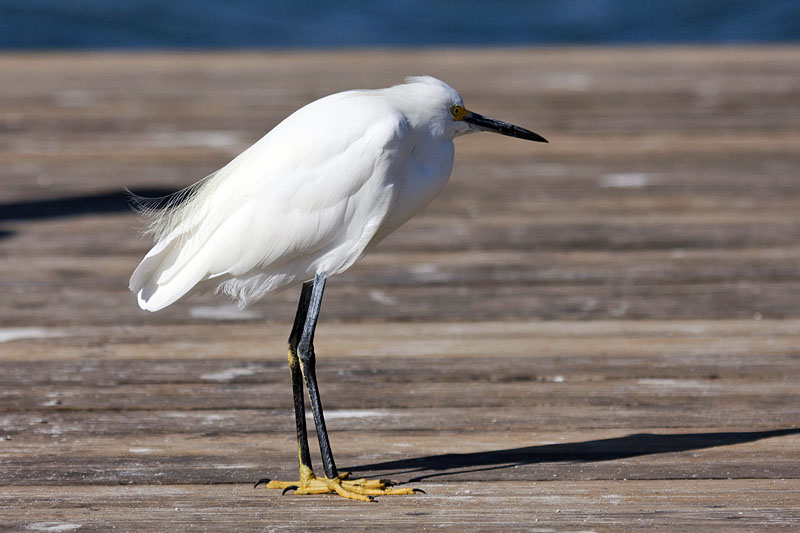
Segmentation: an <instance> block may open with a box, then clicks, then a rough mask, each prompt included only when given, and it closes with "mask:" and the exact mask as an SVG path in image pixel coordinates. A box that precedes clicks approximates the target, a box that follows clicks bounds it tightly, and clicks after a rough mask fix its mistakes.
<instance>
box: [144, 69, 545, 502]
mask: <svg viewBox="0 0 800 533" xmlns="http://www.w3.org/2000/svg"><path fill="white" fill-rule="evenodd" d="M477 131H493V132H496V133H500V134H503V135H508V136H510V137H518V138H521V139H527V140H530V141H539V142H547V141H546V140H545V139H544V138H543V137H541V136H540V135H538V134H536V133H533V132H531V131H528V130H526V129H523V128H519V127H517V126H513V125H511V124H506V123H505V122H500V121H497V120H493V119H489V118H486V117H483V116H481V115H479V114H477V113H473V112H471V111H469V110H467V109H466V108H465V107H464V102H463V100H462V99H461V96H459V94H458V93H457V92H456V91H455V90H454V89H453V88H452V87H450V86H449V85H447V84H446V83H444V82H442V81H439V80H437V79H435V78H432V77H429V76H420V77H412V78H407V79H406V82H405V83H404V84H402V85H396V86H393V87H389V88H386V89H378V90H352V91H345V92H341V93H337V94H333V95H330V96H327V97H325V98H321V99H319V100H317V101H315V102H312V103H310V104H308V105H306V106H305V107H303V108H301V109H299V110H298V111H296V112H295V113H293V114H292V115H290V116H289V117H288V118H286V119H285V120H284V121H283V122H281V123H280V124H278V125H277V126H276V127H275V128H274V129H273V130H272V131H270V132H269V133H267V134H266V135H265V136H264V137H263V138H261V139H260V140H259V141H258V142H256V143H255V144H253V145H252V146H251V147H250V148H248V149H247V150H245V151H244V152H242V153H241V154H240V155H239V156H238V157H236V158H235V159H234V160H233V161H231V162H230V163H228V164H227V165H226V166H224V167H223V168H222V169H220V170H218V171H217V172H215V173H214V174H212V175H211V176H209V177H207V178H206V179H204V180H201V181H200V182H198V183H196V184H195V185H192V186H191V187H189V188H188V189H185V190H183V191H180V192H179V193H176V194H175V195H172V196H170V197H166V198H163V199H158V200H156V201H154V202H149V201H147V200H144V201H140V208H141V211H142V212H143V214H144V215H145V216H146V217H150V218H151V222H150V225H149V228H148V230H147V231H148V232H149V233H150V234H152V235H153V236H154V237H155V241H156V243H155V246H153V248H152V249H151V250H150V251H149V252H148V253H147V255H146V256H145V257H144V259H143V260H142V262H141V263H140V264H139V266H138V267H137V268H136V270H135V271H134V272H133V275H132V276H131V279H130V285H129V288H130V290H131V291H133V292H134V293H136V296H137V299H138V302H139V306H140V307H141V308H142V309H146V310H148V311H158V310H159V309H163V308H164V307H166V306H168V305H170V304H172V303H174V302H176V301H178V300H180V299H182V298H184V297H186V296H188V295H189V294H192V293H194V292H197V291H206V290H210V289H214V290H216V291H217V292H222V293H225V294H227V295H229V296H231V297H233V298H234V299H236V300H237V301H238V302H239V304H240V305H242V306H244V305H247V304H248V303H250V302H253V301H255V300H257V299H259V298H261V297H262V296H264V295H266V294H267V293H269V292H272V291H276V290H279V289H284V288H287V287H290V286H293V285H297V284H302V291H301V295H300V302H299V304H298V308H297V314H296V317H295V322H294V327H293V329H292V332H291V335H290V337H289V368H290V374H291V379H292V388H293V395H294V406H295V419H296V425H297V438H298V453H299V461H300V479H299V480H298V481H291V482H281V481H271V482H270V481H269V480H266V479H265V480H261V481H259V482H258V483H256V486H257V485H258V484H259V483H262V482H267V483H268V485H267V486H268V487H270V488H282V489H284V491H285V490H288V489H294V490H295V493H297V494H320V493H334V492H335V493H338V494H340V495H342V496H345V497H348V498H353V499H358V500H364V501H368V500H371V499H372V497H373V496H375V495H382V494H410V493H413V492H414V491H413V490H412V489H401V488H391V487H389V486H388V484H387V483H385V482H383V481H381V480H350V479H348V477H347V474H344V473H343V474H339V473H338V471H337V470H336V466H335V463H334V460H333V454H332V453H331V449H330V445H329V442H328V435H327V431H326V429H325V421H324V416H323V411H322V405H321V402H320V399H319V392H318V389H317V380H316V376H315V371H314V361H315V355H314V347H313V339H314V329H315V327H316V323H317V318H318V315H319V309H320V304H321V301H322V293H323V290H324V287H325V281H326V279H327V278H328V277H330V276H332V275H334V274H339V273H340V272H343V271H345V270H347V269H348V268H349V267H350V266H352V265H353V263H355V262H356V261H357V260H358V259H359V258H360V257H362V256H363V255H364V254H365V253H366V252H368V251H369V250H370V249H371V248H372V247H373V246H375V244H377V243H378V242H380V241H381V240H382V239H383V238H384V237H386V236H387V235H389V234H390V233H391V232H392V231H394V230H395V229H397V228H398V227H399V226H400V225H401V224H403V223H404V222H406V221H407V220H408V219H410V218H411V217H412V216H414V215H415V214H416V213H418V212H419V211H420V210H422V209H423V208H424V207H425V206H426V205H428V203H430V202H431V200H433V199H434V198H435V197H436V196H437V195H438V194H439V193H440V192H441V190H442V188H443V187H444V185H445V184H446V183H447V180H448V178H449V176H450V172H451V171H452V168H453V150H454V149H453V139H454V138H456V137H458V136H460V135H464V134H466V133H471V132H477ZM304 381H305V385H306V388H307V389H308V393H309V399H310V400H311V407H312V411H313V413H314V421H315V424H316V429H317V436H318V440H319V444H320V450H321V454H322V461H323V466H324V470H325V477H324V478H320V477H317V476H315V475H314V473H313V471H312V469H311V458H310V455H309V449H308V440H307V436H306V425H305V407H304V402H303V382H304Z"/></svg>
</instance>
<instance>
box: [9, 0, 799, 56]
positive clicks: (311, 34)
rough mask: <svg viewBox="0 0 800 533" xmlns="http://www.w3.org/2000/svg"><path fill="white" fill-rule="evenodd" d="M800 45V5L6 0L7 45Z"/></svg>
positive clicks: (592, 0) (763, 0)
mask: <svg viewBox="0 0 800 533" xmlns="http://www.w3.org/2000/svg"><path fill="white" fill-rule="evenodd" d="M766 42H800V0H659V1H656V0H527V1H526V0H494V1H491V0H485V1H478V0H408V1H392V0H373V1H368V0H343V1H323V0H316V1H314V0H296V1H283V2H278V1H259V0H224V1H222V0H0V48H5V49H85V48H92V49H98V48H100V49H104V48H127V49H130V48H134V49H153V48H329V47H354V46H355V47H362V46H463V45H538V44H546V45H569V44H659V43H665V44H676V43H717V44H719V43H725V44H730V43H766Z"/></svg>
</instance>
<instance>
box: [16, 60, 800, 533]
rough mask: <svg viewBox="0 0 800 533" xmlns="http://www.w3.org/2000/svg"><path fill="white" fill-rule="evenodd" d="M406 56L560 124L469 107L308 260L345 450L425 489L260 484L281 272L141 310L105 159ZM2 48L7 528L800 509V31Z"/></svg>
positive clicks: (180, 141)
mask: <svg viewBox="0 0 800 533" xmlns="http://www.w3.org/2000/svg"><path fill="white" fill-rule="evenodd" d="M417 73H428V74H433V75H436V76H439V77H441V78H443V79H445V80H446V81H448V82H450V83H451V84H452V85H453V86H455V87H456V88H458V89H459V90H460V92H461V94H462V95H463V96H464V98H465V100H466V103H467V105H468V106H469V107H470V108H473V109H475V110H477V111H479V112H481V113H485V114H487V115H490V116H494V117H496V118H499V119H503V120H508V121H512V122H515V123H517V124H520V125H523V126H526V127H530V128H531V129H533V130H535V131H537V132H539V133H541V134H542V135H544V136H546V137H547V138H548V139H550V141H551V143H550V144H549V145H538V144H537V145H534V144H532V143H525V142H521V141H517V140H513V139H508V138H501V137H499V136H491V135H488V134H487V135H475V136H470V137H466V138H462V139H459V140H458V141H457V143H456V144H457V148H456V152H457V156H456V159H457V163H456V168H455V170H454V175H453V178H452V180H451V183H450V184H449V186H448V188H447V189H446V192H445V193H444V194H443V195H442V197H441V198H440V199H439V200H437V201H436V202H435V203H434V204H433V205H432V206H431V207H430V208H429V209H428V210H427V211H425V212H424V213H423V214H422V215H420V216H419V217H417V218H416V219H414V220H413V221H412V222H410V223H409V224H408V225H407V226H406V227H404V228H402V229H401V230H400V231H398V232H397V233H396V234H395V235H393V236H392V237H390V238H389V239H387V240H386V241H385V242H384V243H383V244H382V245H381V246H379V248H378V249H377V250H376V252H375V253H374V254H372V255H370V256H368V257H367V258H365V259H364V260H363V261H362V262H361V263H359V264H358V265H357V266H356V267H354V268H353V269H351V270H350V271H349V272H347V273H346V274H344V275H341V276H339V277H338V278H334V279H333V280H331V282H330V284H329V288H328V291H327V292H326V296H325V305H324V306H323V312H322V323H321V326H320V328H319V330H318V341H317V349H318V353H319V363H318V364H319V378H320V383H321V388H322V394H323V401H324V403H325V406H326V408H327V414H328V417H329V427H330V430H331V438H332V443H333V447H334V452H335V453H336V457H337V461H338V463H339V466H340V467H342V468H343V469H350V470H352V471H353V472H354V473H355V474H357V475H359V476H383V477H389V478H392V479H396V480H398V481H400V482H403V483H408V484H410V485H411V486H414V487H418V488H421V489H423V490H425V492H426V493H427V494H425V495H417V496H412V497H395V498H388V497H387V498H381V499H380V501H379V503H377V504H360V503H356V502H350V501H345V500H342V499H340V498H335V497H322V496H320V497H300V496H293V495H289V494H287V495H286V496H281V495H280V494H279V493H278V492H276V491H267V490H266V489H262V488H259V489H258V490H253V488H252V482H253V481H255V480H256V479H258V478H260V477H264V476H270V477H274V478H278V479H282V478H286V479H289V478H293V477H295V476H296V465H295V461H296V459H295V451H294V450H295V444H294V429H293V424H294V422H293V418H292V412H291V391H290V386H289V382H288V370H287V369H286V367H285V351H284V342H285V338H286V336H287V335H288V330H289V325H290V321H291V318H292V315H293V310H294V306H295V301H296V298H297V294H296V291H290V292H286V293H281V294H278V295H275V296H272V297H270V298H267V299H266V300H264V301H262V302H260V303H258V304H256V305H254V306H253V307H251V308H248V309H246V310H244V311H238V310H237V309H236V308H235V307H233V306H231V305H230V304H229V303H228V302H224V301H220V300H217V299H215V298H214V297H212V296H203V297H196V298H193V299H190V300H188V301H186V302H184V303H181V304H178V305H174V306H172V307H170V308H168V309H166V310H164V311H163V312H161V313H158V314H155V315H153V314H149V313H145V312H143V311H140V310H139V308H138V307H137V306H136V303H135V299H134V297H133V296H132V295H131V294H130V293H129V292H128V291H127V290H126V286H127V278H128V276H129V274H130V272H131V271H132V269H133V268H134V266H135V265H136V264H137V262H138V260H139V259H140V258H141V256H142V255H143V254H144V253H145V251H146V250H147V249H148V245H149V243H148V242H147V241H146V240H145V239H143V238H140V237H139V235H138V234H137V229H136V228H137V227H138V225H139V223H138V222H137V220H136V218H135V217H134V216H133V215H132V214H131V213H130V212H129V210H128V208H127V206H126V203H125V198H124V195H123V194H122V189H123V187H129V188H131V189H132V190H134V191H136V192H140V193H143V194H146V195H147V194H150V195H153V194H162V193H166V192H170V191H172V190H175V189H178V188H180V187H182V186H185V185H187V184H189V183H191V182H193V181H195V180H196V179H198V178H200V177H202V176H204V175H206V174H209V173H210V172H212V171H213V170H215V169H216V168H218V167H219V166H221V165H223V164H224V163H226V162H227V161H228V160H229V159H230V158H231V157H232V156H233V155H235V154H236V153H238V152H239V151H240V150H242V149H243V148H245V147H246V146H247V145H249V144H250V143H251V142H253V141H254V140H255V139H257V138H258V137H260V136H261V135H262V134H263V133H264V132H266V131H267V130H268V129H269V128H271V127H272V126H273V125H274V124H276V123H277V122H278V121H279V120H280V119H281V118H283V117H284V116H286V115H287V114H288V113H290V112H291V111H292V110H293V109H295V108H297V107H298V106H300V105H302V104H303V103H305V102H307V101H310V100H312V99H314V98H316V97H319V96H322V95H325V94H328V93H331V92H334V91H337V90H341V89H345V88H351V87H362V86H363V87H380V86H385V85H386V84H391V83H395V82H399V81H400V80H402V78H403V76H404V75H407V74H417ZM0 80H2V81H1V82H0V182H1V183H2V188H0V295H1V296H2V303H0V384H1V385H2V386H0V465H2V466H1V467H0V485H2V490H1V491H0V530H9V531H25V530H33V531H73V530H78V531H92V530H103V531H105V530H110V529H112V528H116V530H118V531H158V530H165V529H167V528H169V529H171V530H175V531H279V530H281V531H282V530H304V531H309V530H353V529H370V530H376V531H380V530H415V531H420V530H442V529H443V530H453V531H456V530H457V531H520V530H526V531H626V530H639V529H645V528H660V529H664V530H682V531H687V530H688V531H692V530H694V531H699V530H705V531H711V530H725V531H731V530H749V531H755V530H764V529H776V530H780V529H783V530H787V531H790V530H791V531H797V530H798V529H800V409H799V406H800V172H799V170H800V107H798V105H797V104H798V102H800V48H754V49H736V48H731V49H702V48H701V49H680V48H679V49H658V48H653V49H646V50H587V49H562V50H524V49H521V50H511V49H508V50H463V51H446V50H443V51H418V52H413V51H412V52H386V51H357V52H356V51H354V52H343V53H340V52H330V53H240V54H192V55H187V54H183V55H181V54H150V55H124V54H88V55H71V54H50V55H30V54H25V55H0ZM313 448H314V445H313V443H312V449H313ZM315 458H316V455H315ZM317 464H318V462H317Z"/></svg>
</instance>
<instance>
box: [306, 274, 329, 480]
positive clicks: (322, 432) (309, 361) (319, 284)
mask: <svg viewBox="0 0 800 533" xmlns="http://www.w3.org/2000/svg"><path fill="white" fill-rule="evenodd" d="M325 280H326V276H325V275H324V274H317V275H316V276H315V277H314V284H313V287H312V289H311V297H310V301H309V304H308V312H307V315H306V320H305V324H304V326H303V333H302V335H301V336H300V343H299V344H298V346H297V351H298V355H299V356H300V365H301V366H300V368H301V369H302V371H303V376H304V377H305V380H306V387H307V388H308V397H309V399H310V400H311V410H312V411H313V412H314V423H315V424H316V426H317V440H319V450H320V453H321V455H322V465H323V467H324V468H325V476H326V477H327V478H328V479H333V478H335V477H336V476H338V473H337V471H336V463H334V462H333V453H332V452H331V445H330V442H329V441H328V430H327V429H326V428H325V417H324V416H323V414H322V402H321V401H320V397H319V389H318V388H317V375H316V370H315V355H314V330H315V329H316V327H317V319H318V318H319V309H320V305H321V304H322V293H323V291H324V290H325ZM303 289H304V290H305V286H303Z"/></svg>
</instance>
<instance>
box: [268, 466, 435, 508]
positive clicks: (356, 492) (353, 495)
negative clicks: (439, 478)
mask: <svg viewBox="0 0 800 533" xmlns="http://www.w3.org/2000/svg"><path fill="white" fill-rule="evenodd" d="M302 477H303V478H304V479H301V480H300V481H274V480H273V481H268V480H266V479H262V480H261V481H259V482H258V483H256V487H257V486H258V485H260V484H261V483H267V488H268V489H283V492H284V493H286V492H287V491H290V490H294V493H295V494H338V495H339V496H343V497H345V498H350V499H351V500H359V501H362V502H371V501H375V496H388V495H395V494H414V493H416V492H423V491H421V490H419V489H410V488H402V489H395V488H392V487H391V483H390V482H389V481H385V480H382V479H364V478H361V479H349V477H350V473H349V472H343V473H341V474H339V475H338V476H336V477H335V478H333V479H328V478H319V477H317V476H315V475H314V474H311V475H310V476H302Z"/></svg>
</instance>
